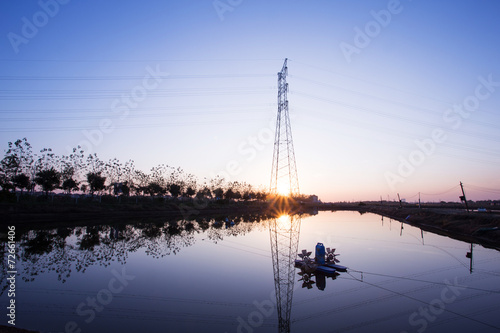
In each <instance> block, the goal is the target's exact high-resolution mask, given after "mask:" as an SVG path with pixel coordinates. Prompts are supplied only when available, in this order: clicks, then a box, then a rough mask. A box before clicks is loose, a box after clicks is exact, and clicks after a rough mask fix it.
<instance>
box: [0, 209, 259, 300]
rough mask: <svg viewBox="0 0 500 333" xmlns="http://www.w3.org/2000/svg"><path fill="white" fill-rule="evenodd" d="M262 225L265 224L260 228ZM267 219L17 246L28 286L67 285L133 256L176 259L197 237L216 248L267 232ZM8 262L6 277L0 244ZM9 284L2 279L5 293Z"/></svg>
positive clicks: (126, 228)
mask: <svg viewBox="0 0 500 333" xmlns="http://www.w3.org/2000/svg"><path fill="white" fill-rule="evenodd" d="M261 221H263V222H261ZM266 226H267V219H266V217H263V216H260V215H252V216H245V217H237V216H231V217H227V218H218V219H207V218H205V217H197V218H196V220H179V221H168V222H150V223H135V224H128V225H124V224H119V225H98V226H88V227H61V228H57V229H51V230H30V231H27V232H25V233H22V234H21V233H19V235H20V239H19V241H18V243H17V248H16V250H17V256H18V257H17V259H16V261H17V263H18V267H17V269H18V271H19V272H22V274H21V276H22V279H23V280H24V281H34V279H35V278H36V276H38V275H41V274H48V273H51V274H56V275H57V279H58V280H59V281H61V282H62V283H64V282H66V280H67V279H68V278H69V277H70V276H71V273H72V272H74V271H76V272H82V273H83V272H85V271H86V269H87V268H88V267H91V266H94V265H100V266H104V267H107V266H109V265H110V264H111V263H112V262H119V263H122V264H124V263H125V262H126V260H127V258H128V255H129V253H131V252H136V251H138V250H141V249H143V250H144V251H145V253H146V254H147V255H150V256H152V257H154V258H162V257H165V256H169V255H176V254H177V253H179V251H181V249H182V248H184V247H189V246H192V245H194V244H195V241H196V239H195V234H199V233H206V235H207V238H208V239H210V240H212V241H214V242H217V241H222V240H223V239H224V238H225V237H235V236H238V235H245V234H247V233H249V232H251V231H252V230H253V229H254V228H263V229H264V228H266ZM0 252H1V253H2V254H3V257H4V260H3V261H2V262H1V263H0V268H1V270H2V274H5V272H6V271H7V269H6V267H5V265H6V262H7V243H6V242H5V243H0ZM6 288H7V283H6V280H5V278H4V276H2V290H1V292H0V295H1V294H2V293H3V292H5V290H6Z"/></svg>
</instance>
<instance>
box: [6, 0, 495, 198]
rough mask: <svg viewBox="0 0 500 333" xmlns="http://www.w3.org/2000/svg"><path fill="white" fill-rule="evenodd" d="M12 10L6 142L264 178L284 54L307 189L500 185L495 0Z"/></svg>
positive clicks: (31, 6)
mask: <svg viewBox="0 0 500 333" xmlns="http://www.w3.org/2000/svg"><path fill="white" fill-rule="evenodd" d="M0 8H1V10H0V12H1V13H2V14H1V15H2V16H1V20H0V30H1V36H2V38H1V42H0V77H1V80H0V94H1V100H2V103H1V105H0V141H1V142H2V144H3V146H4V148H6V146H7V142H8V141H13V140H15V139H17V138H21V137H27V138H28V140H29V141H30V142H31V143H32V145H33V146H34V148H35V150H39V149H41V148H44V147H51V148H53V149H54V150H55V152H56V153H58V154H66V153H67V152H68V149H69V147H74V146H76V145H78V144H83V145H84V146H86V148H87V150H88V151H92V152H96V153H98V155H99V156H100V157H101V158H102V159H110V158H113V157H117V158H119V159H120V160H121V161H125V160H128V159H133V160H135V162H136V165H137V167H138V168H140V169H143V170H148V169H149V168H150V167H152V166H155V165H158V164H160V163H165V164H168V165H172V166H180V167H182V168H184V169H185V170H186V171H188V172H191V173H193V174H195V175H197V176H198V177H199V179H203V177H213V176H214V175H217V174H219V175H222V176H226V178H229V179H230V180H242V181H247V182H250V183H252V184H255V185H259V184H262V185H265V186H267V185H268V184H269V179H270V171H271V170H270V169H271V162H272V145H273V142H272V139H270V135H269V133H271V132H272V131H274V119H275V115H276V110H277V106H276V95H277V82H276V80H277V76H276V73H277V72H278V71H279V70H280V69H281V67H282V64H283V60H284V59H285V58H288V59H289V66H288V67H289V77H288V82H289V86H290V93H289V96H288V97H289V105H290V115H291V118H292V131H293V137H294V144H295V155H296V158H297V168H298V173H299V183H300V187H301V192H303V193H316V194H318V195H319V196H320V198H321V199H323V200H324V201H337V200H347V201H350V200H370V199H375V200H377V199H379V198H380V196H382V197H383V198H384V199H387V197H389V198H390V199H393V198H395V197H396V194H397V193H398V192H399V193H400V194H401V196H402V197H403V198H408V200H415V199H416V194H417V193H418V192H421V193H422V199H423V200H426V201H427V200H428V201H437V200H454V201H455V200H458V195H459V194H460V193H459V189H458V184H459V182H460V181H463V182H464V184H465V185H466V186H465V188H466V191H467V192H466V194H467V195H468V196H469V197H471V199H476V200H477V199H485V198H492V199H499V197H500V179H499V176H498V175H499V172H498V171H499V167H498V166H499V162H500V149H499V142H500V132H499V131H498V128H499V125H498V124H499V120H500V112H499V110H498V105H499V102H500V63H499V62H498V59H499V58H500V35H499V34H498V31H499V30H500V26H499V25H500V23H499V21H498V17H499V14H500V3H498V2H497V1H493V0H491V1H485V0H483V1H451V0H450V1H430V0H428V1H426V0H413V1H410V0H401V1H345V0H344V1H340V0H339V1H308V2H305V1H294V0H292V1H258V0H255V1H249V0H243V1H237V0H232V1H229V0H221V1H211V0H207V1H205V0H198V1H187V0H186V1H146V2H141V3H139V2H137V1H105V2H102V1H85V2H82V1H76V0H72V1H67V0H66V1H62V0H60V1H56V0H48V1H43V0H42V1H40V2H37V1H14V0H8V1H3V2H2V3H1V4H0ZM346 50H348V51H346ZM353 50H355V51H353ZM454 106H455V108H454ZM460 110H461V111H460ZM467 110H471V111H467ZM433 133H434V137H433ZM91 141H93V143H92V142H91Z"/></svg>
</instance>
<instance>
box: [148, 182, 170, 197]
mask: <svg viewBox="0 0 500 333" xmlns="http://www.w3.org/2000/svg"><path fill="white" fill-rule="evenodd" d="M148 192H149V195H151V196H154V195H164V194H165V193H166V192H167V190H166V189H165V188H164V187H163V186H162V185H161V184H158V183H157V182H151V183H149V185H148Z"/></svg>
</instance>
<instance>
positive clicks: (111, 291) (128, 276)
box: [0, 212, 500, 332]
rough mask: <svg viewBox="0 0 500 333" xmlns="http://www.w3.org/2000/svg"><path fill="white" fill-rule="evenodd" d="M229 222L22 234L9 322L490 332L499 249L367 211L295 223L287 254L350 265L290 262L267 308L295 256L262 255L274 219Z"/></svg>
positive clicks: (498, 298) (125, 327)
mask: <svg viewBox="0 0 500 333" xmlns="http://www.w3.org/2000/svg"><path fill="white" fill-rule="evenodd" d="M232 221H233V222H234V224H232V223H230V222H231V221H229V222H228V223H227V222H225V221H223V220H213V219H212V220H203V219H198V222H196V221H178V222H176V223H168V222H157V221H155V222H154V223H148V222H143V223H140V224H137V223H136V224H129V225H125V224H123V225H115V226H113V225H100V226H93V227H71V228H58V229H53V230H30V231H29V232H26V233H24V234H23V235H22V237H21V239H20V240H19V242H18V243H17V255H18V259H17V261H18V263H17V271H18V276H17V279H16V304H17V309H16V310H17V312H16V315H17V317H16V326H17V327H22V328H27V329H34V330H39V331H41V332H65V331H68V332H72V331H74V332H78V330H81V332H137V331H144V332H277V331H278V330H279V329H282V330H287V329H290V331H291V332H309V331H311V330H317V331H321V332H374V331H375V332H405V331H406V332H424V331H425V332H443V331H455V332H469V331H481V332H493V331H497V330H498V329H499V328H500V316H499V310H498V304H499V303H500V283H499V282H500V252H498V251H497V250H494V249H487V248H483V247H482V246H480V245H471V244H468V243H464V242H461V241H457V240H453V239H450V238H447V237H443V236H439V235H435V234H432V233H429V232H425V231H424V232H422V231H421V230H420V229H418V228H415V227H411V226H409V225H402V224H401V223H400V222H397V221H391V220H389V219H382V218H381V217H380V216H378V215H374V214H363V215H361V214H359V213H358V212H320V213H319V214H318V215H315V216H303V217H302V218H300V219H298V223H300V235H299V238H298V250H299V251H300V250H302V249H308V250H309V251H313V250H314V246H315V245H316V243H317V242H322V243H324V244H325V246H329V247H332V248H335V249H336V252H337V253H340V256H339V257H338V259H340V260H341V262H340V263H341V264H342V265H345V266H348V267H349V268H350V269H349V271H348V272H346V273H340V274H339V275H338V276H336V278H334V279H333V278H331V277H324V276H311V277H310V279H309V280H307V276H306V278H305V281H304V276H301V275H299V274H298V273H299V272H300V270H299V269H296V268H293V272H292V273H293V274H292V275H291V278H289V279H287V278H283V277H284V276H286V275H282V276H281V277H280V279H281V280H280V283H281V286H282V287H283V286H289V287H290V292H289V294H290V295H289V296H290V298H288V299H287V298H285V297H281V301H278V304H277V300H276V296H275V295H276V284H275V275H276V274H277V273H276V268H277V267H276V265H281V267H282V266H283V264H284V260H289V259H290V258H291V259H292V260H293V259H295V258H297V257H296V256H295V254H296V250H295V249H293V248H292V250H291V251H292V252H293V253H292V256H290V255H289V253H290V252H289V251H287V248H286V246H285V245H283V246H279V247H278V250H279V252H280V253H276V256H274V257H273V256H272V255H271V248H272V247H271V242H272V239H273V238H272V237H270V236H271V235H272V233H270V229H269V227H270V226H273V223H274V220H260V221H259V220H258V219H255V220H254V221H253V222H249V221H244V220H238V219H236V220H234V219H233V220H232ZM281 236H284V235H281ZM282 238H283V237H282ZM285 239H286V237H285ZM282 240H283V239H282ZM293 246H294V244H293V242H292V247H293ZM471 246H472V253H471ZM274 248H275V247H273V249H274ZM3 250H4V253H5V254H6V252H5V251H6V246H3ZM471 257H472V259H471ZM273 258H274V259H275V260H276V258H278V260H279V262H276V261H275V262H274V263H273ZM5 264H6V259H4V261H3V263H2V265H4V266H5ZM273 264H274V265H275V267H274V269H273ZM285 266H286V264H285ZM281 269H282V268H281ZM6 271H7V268H6V267H2V272H3V273H2V274H4V277H5V274H6V273H5V272H6ZM2 281H3V288H4V289H3V292H2V295H1V296H0V301H1V304H4V306H5V305H6V304H7V302H8V300H9V298H8V297H7V292H6V290H5V287H6V282H5V278H3V279H2ZM282 294H283V290H281V294H280V295H282ZM290 299H291V302H290ZM286 302H288V303H289V304H283V303H286ZM280 303H281V304H280ZM278 308H279V309H281V310H280V311H278ZM286 312H289V313H286ZM287 316H289V320H290V321H289V322H287V321H286V319H287V318H288V317H287ZM280 317H281V318H280ZM280 319H281V320H280Z"/></svg>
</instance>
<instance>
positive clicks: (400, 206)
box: [398, 193, 403, 208]
mask: <svg viewBox="0 0 500 333" xmlns="http://www.w3.org/2000/svg"><path fill="white" fill-rule="evenodd" d="M398 200H399V208H403V204H402V203H401V198H400V197H399V193H398Z"/></svg>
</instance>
